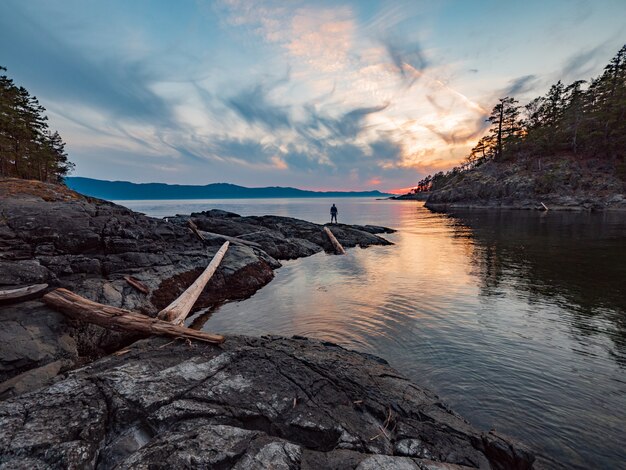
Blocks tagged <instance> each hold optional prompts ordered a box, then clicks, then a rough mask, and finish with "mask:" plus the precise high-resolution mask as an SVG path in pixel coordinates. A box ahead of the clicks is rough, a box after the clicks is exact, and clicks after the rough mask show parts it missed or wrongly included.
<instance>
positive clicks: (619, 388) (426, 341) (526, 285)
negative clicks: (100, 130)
mask: <svg viewBox="0 0 626 470" xmlns="http://www.w3.org/2000/svg"><path fill="white" fill-rule="evenodd" d="M331 202H336V203H337V205H338V207H339V210H340V214H339V217H340V221H341V222H345V223H360V224H364V223H373V224H378V225H387V226H390V227H394V228H397V229H399V232H398V233H396V234H393V235H386V237H388V238H389V239H390V240H392V241H394V242H395V243H396V245H394V246H389V247H372V248H368V249H366V250H362V249H358V248H357V249H351V250H349V251H348V256H330V255H326V254H318V255H315V256H312V257H309V258H306V259H301V260H295V261H289V262H285V263H284V267H283V268H281V269H279V270H278V271H277V272H276V278H275V279H274V281H272V282H271V283H270V284H269V285H268V286H266V287H265V288H263V289H262V290H260V291H259V292H258V293H257V294H256V295H255V296H253V297H252V298H250V299H248V300H245V301H242V302H236V303H230V304H225V305H223V306H221V307H220V308H218V309H216V310H215V311H212V312H206V314H205V315H204V318H201V320H202V321H205V320H206V323H205V326H204V328H205V329H207V330H210V331H214V332H219V333H242V334H253V335H261V334H266V333H270V334H279V335H285V336H290V335H294V334H297V335H304V336H310V337H314V338H319V339H324V340H330V341H333V342H336V343H339V344H341V345H343V346H346V347H349V348H353V349H358V350H361V351H365V352H369V353H373V354H377V355H379V356H382V357H384V358H386V359H387V360H388V361H389V362H390V363H391V364H392V365H393V366H395V367H396V368H397V369H399V370H400V371H402V373H403V374H404V375H406V376H408V377H409V378H411V379H412V380H413V381H415V382H416V383H419V384H420V385H424V386H428V387H429V388H431V389H433V390H434V391H436V392H437V393H438V394H439V395H440V396H441V397H442V398H443V399H444V400H445V401H446V402H447V403H448V404H450V405H451V406H452V407H453V408H454V409H455V410H456V411H458V412H459V413H461V414H462V415H463V416H464V417H466V418H467V419H469V420H470V421H471V422H472V423H473V424H474V425H476V426H478V427H480V428H483V429H486V430H487V429H491V428H495V429H497V430H498V431H499V432H502V433H504V434H508V435H511V436H514V437H517V438H519V439H520V440H522V441H523V442H526V443H528V444H529V445H530V446H531V447H532V448H533V449H535V450H536V451H538V452H539V453H541V454H544V455H548V456H553V457H555V458H557V459H558V460H560V461H562V462H563V463H565V464H566V465H567V467H569V468H586V467H588V466H593V467H594V468H620V466H624V462H625V461H626V450H625V449H624V446H623V442H624V441H625V440H626V435H625V434H626V431H625V430H624V424H623V423H624V422H626V292H625V284H626V283H624V280H625V279H626V216H624V215H622V214H615V213H612V214H611V213H607V214H569V213H559V212H549V213H539V212H520V211H502V212H498V211H491V212H482V211H473V212H465V213H458V214H455V215H452V216H451V215H443V214H434V213H432V212H430V211H428V210H427V209H424V208H423V205H422V203H419V202H408V201H374V200H372V199H349V200H339V201H328V200H245V201H235V200H230V201H223V200H222V201H215V200H213V201H175V202H173V201H133V202H132V203H130V202H124V204H125V205H127V206H129V207H131V208H133V209H136V210H140V211H142V212H146V213H148V214H150V215H158V216H164V215H172V214H173V213H176V212H178V213H189V212H191V211H196V210H202V209H206V208H219V209H224V210H231V211H233V212H237V213H241V214H242V215H260V214H276V215H286V216H291V217H299V218H303V219H307V220H312V221H314V222H325V221H326V220H325V219H326V214H327V212H328V207H329V206H330V203H331ZM194 320H195V321H200V319H199V318H197V317H196V318H194Z"/></svg>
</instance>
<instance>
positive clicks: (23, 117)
mask: <svg viewBox="0 0 626 470" xmlns="http://www.w3.org/2000/svg"><path fill="white" fill-rule="evenodd" d="M1 71H6V68H4V67H0V72H1ZM45 111H46V110H45V108H44V107H43V106H41V104H39V101H38V100H37V98H36V97H34V96H31V95H30V94H29V92H28V90H26V89H25V88H24V87H18V86H16V85H15V84H14V83H13V80H11V79H9V78H8V77H7V76H6V75H0V176H11V177H17V178H28V179H39V180H42V181H51V182H60V181H62V177H63V176H65V175H66V174H67V173H69V172H70V171H71V170H72V168H73V167H74V165H73V164H72V163H70V162H69V160H68V158H67V153H65V144H64V143H63V140H62V139H61V136H60V135H59V133H58V132H51V131H50V130H49V128H48V123H47V120H48V118H47V116H46V115H45Z"/></svg>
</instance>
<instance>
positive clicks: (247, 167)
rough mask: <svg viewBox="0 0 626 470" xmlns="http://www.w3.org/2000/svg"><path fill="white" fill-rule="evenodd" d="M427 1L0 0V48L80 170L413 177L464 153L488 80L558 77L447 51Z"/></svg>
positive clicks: (596, 59) (519, 86)
mask: <svg viewBox="0 0 626 470" xmlns="http://www.w3.org/2000/svg"><path fill="white" fill-rule="evenodd" d="M431 3H432V2H429V3H425V2H424V3H422V2H409V1H407V2H394V3H393V4H381V5H375V6H374V5H371V4H369V3H357V2H354V1H348V2H346V3H342V4H341V5H333V4H330V3H325V4H324V5H318V4H315V3H312V2H307V1H304V0H299V1H297V2H280V1H277V0H259V1H258V2H256V1H255V2H250V1H247V0H217V1H209V0H196V2H195V3H183V4H180V5H177V7H176V8H170V7H167V8H166V7H164V6H163V5H159V4H154V5H151V6H150V9H151V10H150V14H148V12H147V11H144V10H143V9H144V7H143V6H142V5H139V6H137V5H134V6H130V4H128V3H126V2H123V1H120V0H111V1H110V2H106V3H102V4H97V5H95V4H83V3H82V2H77V3H76V4H74V5H73V7H72V8H69V7H68V6H67V4H63V3H55V2H44V1H41V2H40V1H38V0H33V1H32V2H16V1H13V0H6V1H5V2H2V3H0V60H1V61H2V62H3V63H2V65H6V66H8V67H9V74H12V73H14V74H15V75H14V76H15V78H16V79H18V81H20V80H19V79H22V80H23V81H22V83H23V84H24V85H26V86H27V87H28V88H29V89H30V90H31V91H33V92H34V93H35V94H36V95H37V96H38V97H39V98H40V99H41V100H42V102H43V104H44V105H46V106H47V107H48V108H49V111H50V116H51V120H52V121H53V123H52V124H53V126H54V127H59V128H60V130H61V131H62V135H63V136H64V138H65V139H66V140H67V141H68V150H69V151H70V154H71V156H72V158H73V160H75V161H76V162H77V163H78V173H79V174H83V175H86V176H103V175H107V174H113V173H115V172H117V173H119V174H125V173H126V172H129V173H130V175H134V179H136V180H146V179H152V180H159V179H161V180H164V181H168V180H169V181H170V182H176V181H178V182H183V181H184V180H185V179H187V181H194V182H198V183H200V182H209V181H215V180H216V179H217V178H219V179H221V180H230V181H233V182H238V183H242V184H261V182H265V184H284V183H285V182H286V181H289V183H290V184H300V185H302V186H308V187H311V186H316V185H318V184H319V183H316V182H317V181H319V180H320V179H321V180H323V181H324V184H325V185H328V186H331V185H335V186H337V187H349V188H352V189H357V188H364V187H367V186H368V185H377V186H378V185H380V186H381V187H382V188H383V189H384V188H385V187H406V186H409V185H410V184H411V182H413V181H414V180H416V179H418V178H419V177H420V176H422V175H423V174H424V173H425V172H431V171H439V170H440V169H445V168H446V167H450V166H452V165H454V164H456V163H457V162H458V161H459V160H460V159H462V158H463V157H464V155H465V154H466V153H467V151H468V150H469V149H470V148H471V146H472V145H473V143H474V142H475V141H476V140H477V139H478V138H479V137H480V135H481V133H482V132H484V130H485V121H484V119H485V114H486V113H487V112H488V109H490V108H491V106H493V100H494V99H495V98H494V96H495V93H494V91H493V90H496V91H497V92H498V95H502V96H503V95H505V94H509V95H518V94H522V95H523V94H525V93H526V94H529V93H531V92H534V91H535V90H538V91H541V89H542V87H545V86H546V83H547V82H548V81H549V80H548V78H550V79H551V76H550V77H546V76H543V75H540V74H539V73H537V72H535V74H534V75H528V74H524V70H521V71H520V72H519V73H517V74H514V75H513V76H511V74H509V73H508V72H506V70H507V67H509V68H511V63H508V64H502V65H501V66H500V67H499V69H498V71H499V72H502V73H501V74H500V75H498V76H492V75H493V74H490V73H489V70H493V68H491V69H490V67H492V64H491V63H490V61H489V60H485V59H482V60H481V59H476V57H479V56H480V55H481V54H482V55H485V56H488V54H489V53H490V52H489V50H486V49H481V48H477V52H475V53H473V55H466V56H462V57H461V56H455V55H454V51H455V50H456V47H455V48H454V50H453V49H450V48H446V47H444V46H442V45H441V44H440V43H443V42H445V41H444V40H443V39H441V38H439V43H438V42H437V41H435V40H433V37H435V35H436V34H437V29H436V28H435V27H434V26H433V25H434V24H435V23H433V22H428V21H426V20H425V19H424V18H425V15H426V14H429V15H436V14H438V13H439V11H440V10H444V9H445V7H443V6H441V5H433V4H431ZM94 8H95V9H97V12H95V13H94V12H93V11H92V10H93V9H94ZM464 14H471V11H465V13H464ZM124 15H129V18H130V19H125V17H124ZM52 17H54V18H56V19H57V21H54V22H52V21H49V18H52ZM580 21H581V25H583V26H584V21H586V20H580ZM466 23H468V24H470V23H471V21H468V22H464V23H463V25H465V24H466ZM459 27H463V26H462V25H461V26H460V25H459V23H455V26H454V27H450V29H448V30H447V31H446V34H449V33H454V31H455V29H454V28H459ZM112 31H114V34H113V33H112ZM467 38H468V39H467V40H468V41H471V35H470V36H467ZM603 41H604V42H603ZM598 43H599V44H601V46H598V47H596V48H592V49H581V48H580V47H579V48H578V52H576V53H570V55H569V58H568V59H567V60H566V61H565V63H564V64H563V67H562V70H559V71H558V73H559V74H562V75H563V76H565V77H568V76H572V77H573V76H575V78H581V75H583V77H582V78H586V76H587V75H589V74H590V72H591V71H593V70H596V69H597V67H598V64H599V63H600V62H601V61H604V60H605V59H606V57H604V55H605V52H606V49H607V48H608V47H609V45H610V44H612V43H610V41H609V42H607V40H602V39H598ZM503 47H504V46H503ZM507 47H508V48H509V49H507V50H510V44H509V45H508V46H507ZM570 50H576V49H575V48H574V49H570ZM560 57H566V56H564V55H561V56H560ZM522 59H523V58H521V57H519V58H518V57H515V58H512V59H511V60H515V61H521V60H522ZM515 63H517V62H515ZM554 63H563V60H562V58H561V59H560V60H559V61H556V60H555V61H554ZM555 68H556V67H555ZM524 69H525V70H528V71H529V72H533V71H534V69H533V68H532V67H531V68H524ZM505 72H506V73H505ZM468 83H470V84H472V85H475V86H478V87H482V88H481V90H483V91H482V92H481V93H478V92H475V93H474V92H472V89H471V88H469V85H467V84H468ZM485 90H488V91H485ZM498 97H499V96H498ZM133 156H134V157H133ZM106 162H108V163H109V164H108V166H107V164H106ZM106 168H109V170H106ZM107 171H108V173H107ZM128 178H131V176H128Z"/></svg>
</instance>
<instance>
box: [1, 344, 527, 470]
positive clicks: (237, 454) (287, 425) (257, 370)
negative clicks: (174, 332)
mask: <svg viewBox="0 0 626 470" xmlns="http://www.w3.org/2000/svg"><path fill="white" fill-rule="evenodd" d="M532 464H533V456H532V454H531V453H529V452H528V451H526V450H524V449H523V448H522V447H520V446H518V445H514V444H512V443H511V442H510V441H508V440H506V439H503V438H502V437H499V436H497V435H496V434H493V433H488V434H485V433H480V432H478V431H476V430H475V429H473V428H472V427H471V426H470V425H469V424H468V423H467V422H466V421H464V420H463V419H462V418H460V417H459V416H458V415H456V414H455V413H454V412H452V411H451V410H450V409H448V408H447V407H446V406H445V405H444V404H443V403H441V401H440V400H439V399H438V398H437V397H436V396H435V395H433V394H432V393H430V392H428V391H426V390H423V389H421V388H419V387H417V386H416V385H414V384H413V383H411V382H409V381H408V380H406V379H405V378H403V377H402V376H401V375H399V374H398V372H396V371H395V370H393V369H392V368H391V367H389V366H388V365H387V364H386V363H385V361H383V360H381V359H378V358H375V357H373V356H368V355H364V354H360V353H356V352H353V351H348V350H345V349H342V348H340V347H338V346H336V345H333V344H328V343H326V344H323V343H319V342H315V341H310V340H306V339H304V338H294V339H284V338H277V337H262V338H250V337H236V336H233V337H229V338H227V340H226V342H225V343H224V344H222V345H220V346H211V345H206V344H195V343H194V344H186V343H184V342H182V341H175V342H170V341H169V340H167V339H160V338H152V339H148V340H143V341H140V342H137V343H135V344H133V345H132V346H131V347H130V351H129V352H127V353H126V354H123V355H118V356H109V357H106V358H102V359H99V360H98V361H96V362H94V363H92V364H90V365H89V366H87V367H84V368H82V369H79V370H75V371H73V372H70V373H68V374H66V375H65V376H64V377H62V378H61V377H60V378H59V379H58V380H57V381H56V383H54V384H53V385H51V386H49V387H46V388H41V389H39V390H37V391H35V392H32V393H29V394H24V395H21V396H19V397H15V398H10V399H8V400H5V401H3V402H0V467H1V468H11V469H35V468H41V469H43V468H47V469H57V468H58V469H73V468H95V469H113V468H115V469H131V468H132V469H159V468H163V469H165V468H177V469H179V468H180V469H184V468H235V469H246V470H247V469H265V468H280V469H320V468H337V469H343V468H356V469H360V470H365V469H384V468H389V469H392V468H393V469H422V470H423V469H431V470H434V469H438V470H444V469H445V470H453V469H457V470H461V469H468V468H481V469H490V468H491V469H527V468H532Z"/></svg>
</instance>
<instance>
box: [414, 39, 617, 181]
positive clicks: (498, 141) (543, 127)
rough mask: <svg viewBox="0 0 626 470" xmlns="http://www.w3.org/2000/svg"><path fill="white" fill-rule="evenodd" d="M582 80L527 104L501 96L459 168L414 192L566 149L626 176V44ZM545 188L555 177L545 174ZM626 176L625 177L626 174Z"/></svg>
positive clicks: (553, 89)
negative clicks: (511, 161)
mask: <svg viewBox="0 0 626 470" xmlns="http://www.w3.org/2000/svg"><path fill="white" fill-rule="evenodd" d="M585 85H587V82H586V81H584V80H577V81H575V82H574V83H572V84H570V85H568V86H565V85H564V84H563V83H562V82H561V81H560V80H559V81H558V82H557V83H556V84H554V85H552V87H550V90H549V91H548V93H547V94H546V95H545V96H540V97H538V98H535V99H534V100H532V101H531V102H530V103H528V104H526V105H525V106H524V107H523V108H521V107H520V106H518V104H517V103H518V102H517V100H515V99H514V98H512V97H509V96H507V97H505V98H501V99H500V100H498V103H497V104H496V105H495V106H494V108H493V110H492V112H491V114H490V115H489V117H488V118H487V122H489V123H490V124H491V126H490V128H489V131H488V133H487V134H486V135H485V136H483V137H482V138H481V139H480V140H479V141H478V143H477V144H476V146H475V147H474V148H473V149H472V150H471V152H470V154H469V155H468V156H467V158H466V160H465V163H464V164H463V165H461V166H459V167H455V168H453V169H452V170H450V171H448V172H446V173H443V172H439V173H437V174H435V175H433V176H431V175H428V176H427V177H426V178H424V179H422V180H421V181H420V182H419V183H418V185H417V187H416V188H414V190H413V191H414V192H422V191H432V190H435V189H438V188H441V187H443V186H445V185H447V184H449V183H451V182H453V181H456V180H458V179H459V178H458V176H459V174H462V173H463V172H465V171H468V170H471V169H473V168H476V167H477V166H480V165H482V164H484V163H486V162H487V161H490V160H494V161H496V162H498V161H502V160H508V159H515V158H519V157H524V158H525V160H526V161H529V160H528V159H527V157H532V158H533V159H535V160H538V159H540V158H541V157H542V156H550V155H555V154H559V153H563V152H567V153H570V154H574V155H581V156H590V157H596V158H601V159H605V160H608V161H610V162H612V165H613V167H614V169H615V172H616V173H618V174H620V175H623V174H624V172H625V171H626V170H624V166H625V165H626V164H624V161H626V45H624V46H623V47H622V48H621V49H620V51H619V52H618V53H617V54H616V55H615V57H613V59H611V61H610V62H609V64H608V65H607V66H606V67H605V68H604V72H603V73H602V75H601V76H600V77H597V78H595V79H593V80H591V82H589V84H588V86H587V87H586V88H585ZM544 179H545V181H544V180H542V181H541V182H540V188H538V189H539V190H540V191H549V189H550V187H551V186H552V185H553V183H554V181H552V180H551V177H550V175H545V178H544ZM622 179H625V180H626V178H624V177H622Z"/></svg>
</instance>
